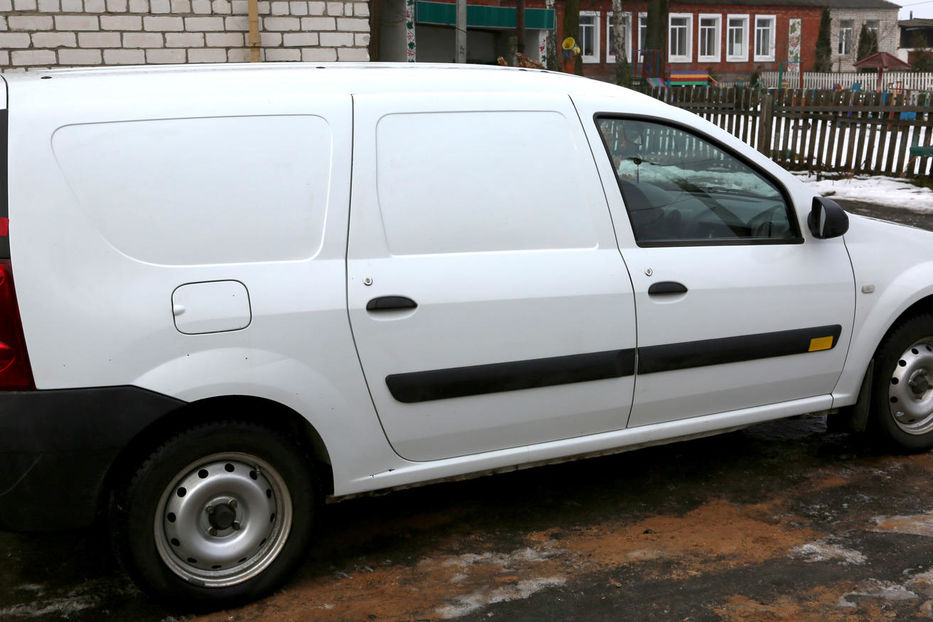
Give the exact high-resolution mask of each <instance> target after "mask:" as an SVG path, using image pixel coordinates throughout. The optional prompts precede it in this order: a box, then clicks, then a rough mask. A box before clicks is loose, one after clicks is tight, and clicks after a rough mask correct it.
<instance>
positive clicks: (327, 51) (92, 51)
mask: <svg viewBox="0 0 933 622" xmlns="http://www.w3.org/2000/svg"><path fill="white" fill-rule="evenodd" d="M258 8H259V21H260V24H259V32H260V40H261V48H260V58H261V59H262V60H265V61H306V62H324V61H337V60H340V61H367V60H369V54H368V51H367V46H368V45H369V40H370V34H369V33H370V29H369V4H368V2H366V1H359V0H356V1H354V0H340V1H333V0H260V1H259V2H258ZM248 31H249V19H248V2H247V0H0V71H22V70H28V69H32V68H43V67H54V66H91V65H129V64H146V63H223V62H237V63H238V62H247V61H248V60H249V58H250V51H249V48H248V47H247V40H248V37H247V33H248Z"/></svg>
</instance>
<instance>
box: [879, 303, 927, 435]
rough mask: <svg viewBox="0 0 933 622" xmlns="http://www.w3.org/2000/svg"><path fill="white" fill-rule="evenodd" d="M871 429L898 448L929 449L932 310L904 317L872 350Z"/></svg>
mask: <svg viewBox="0 0 933 622" xmlns="http://www.w3.org/2000/svg"><path fill="white" fill-rule="evenodd" d="M871 401H872V413H871V422H872V424H873V425H872V426H871V427H872V429H873V430H874V431H875V432H876V433H877V434H879V435H880V437H881V440H882V441H884V442H885V443H886V444H887V445H888V446H889V447H891V448H893V449H896V450H898V451H903V452H921V451H927V450H929V449H931V448H933V315H918V316H915V317H913V318H910V319H909V320H907V321H906V322H904V323H903V324H901V325H900V326H898V327H897V328H895V329H894V330H893V331H891V333H889V334H888V335H887V336H886V337H885V338H884V340H883V341H882V342H881V344H880V345H879V346H878V350H877V352H876V354H875V378H874V382H873V385H872V397H871Z"/></svg>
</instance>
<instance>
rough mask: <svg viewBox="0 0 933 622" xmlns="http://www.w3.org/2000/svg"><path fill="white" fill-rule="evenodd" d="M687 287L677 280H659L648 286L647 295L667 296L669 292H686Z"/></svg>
mask: <svg viewBox="0 0 933 622" xmlns="http://www.w3.org/2000/svg"><path fill="white" fill-rule="evenodd" d="M686 293H687V287H686V286H685V285H684V284H683V283H678V282H677V281H661V282H660V283H652V284H651V287H649V288H648V295H649V296H668V295H671V294H686Z"/></svg>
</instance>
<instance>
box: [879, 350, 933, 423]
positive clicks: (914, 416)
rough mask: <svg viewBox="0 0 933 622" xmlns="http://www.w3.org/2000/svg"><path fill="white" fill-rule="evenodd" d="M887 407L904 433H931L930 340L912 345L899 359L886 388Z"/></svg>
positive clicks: (932, 354)
mask: <svg viewBox="0 0 933 622" xmlns="http://www.w3.org/2000/svg"><path fill="white" fill-rule="evenodd" d="M888 408H889V410H890V413H891V418H892V419H893V420H894V423H895V424H896V425H897V427H898V428H899V429H901V430H902V431H904V432H906V433H907V434H913V435H921V434H926V433H927V432H930V431H931V430H933V337H925V338H924V339H921V340H919V341H917V342H915V343H914V344H912V345H911V346H910V347H909V348H907V349H906V350H905V351H904V352H903V354H901V356H900V357H899V358H898V360H897V362H896V363H895V365H894V372H893V373H892V374H891V380H890V383H889V385H888Z"/></svg>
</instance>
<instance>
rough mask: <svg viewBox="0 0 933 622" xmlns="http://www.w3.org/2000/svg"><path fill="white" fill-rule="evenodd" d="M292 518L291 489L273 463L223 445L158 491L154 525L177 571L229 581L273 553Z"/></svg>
mask: <svg viewBox="0 0 933 622" xmlns="http://www.w3.org/2000/svg"><path fill="white" fill-rule="evenodd" d="M291 524H292V501H291V496H290V495H289V491H288V487H287V486H286V485H285V480H284V479H283V478H282V476H281V475H280V474H279V473H278V471H277V470H276V469H275V468H273V467H272V466H271V465H270V464H269V463H268V462H266V461H265V460H262V459H260V458H258V457H256V456H253V455H250V454H246V453H240V452H224V453H216V454H211V455H209V456H205V457H204V458H201V459H199V460H196V461H194V462H192V463H191V464H189V465H188V466H186V467H185V468H184V469H182V470H181V471H179V473H178V475H177V476H176V477H175V478H173V480H172V482H171V483H170V484H169V486H167V487H166V489H165V490H164V491H163V493H162V496H161V498H160V499H159V504H158V506H157V507H156V512H155V517H154V522H153V533H154V536H155V543H156V549H157V550H158V553H159V556H160V557H161V559H162V561H163V562H164V563H165V565H166V566H168V568H169V569H170V570H171V571H172V572H174V573H175V574H176V575H178V576H179V577H181V578H182V579H184V580H185V581H188V582H189V583H193V584H196V585H200V586H203V587H229V586H232V585H237V584H239V583H243V582H244V581H248V580H250V579H252V578H253V577H255V576H257V575H259V574H260V573H261V572H262V571H263V570H265V569H266V568H267V567H268V566H269V564H271V563H272V562H273V561H275V559H276V558H277V557H278V555H279V553H280V552H281V551H282V548H283V547H284V546H285V542H286V540H287V539H288V535H289V532H290V531H291Z"/></svg>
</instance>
